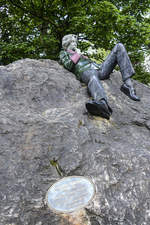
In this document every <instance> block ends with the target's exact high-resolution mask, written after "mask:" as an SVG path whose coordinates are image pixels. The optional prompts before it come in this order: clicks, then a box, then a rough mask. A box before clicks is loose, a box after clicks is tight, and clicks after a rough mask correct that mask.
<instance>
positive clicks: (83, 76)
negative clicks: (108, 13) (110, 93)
mask: <svg viewBox="0 0 150 225" xmlns="http://www.w3.org/2000/svg"><path fill="white" fill-rule="evenodd" d="M62 48H63V50H62V51H61V52H60V63H61V64H62V65H63V66H64V67H65V68H66V69H67V70H69V71H71V72H73V73H74V74H75V75H76V76H77V78H78V79H79V80H81V81H82V82H84V83H86V84H87V85H88V91H89V93H90V94H91V96H92V98H93V100H92V101H89V102H87V103H86V109H87V110H88V112H89V113H91V114H93V115H96V116H101V117H104V118H106V119H109V118H110V116H111V114H112V109H111V108H110V106H109V105H108V101H107V97H106V94H105V91H104V88H103V86H102V84H101V81H100V80H105V79H108V78H109V76H110V74H111V72H112V71H113V69H114V67H115V66H116V65H117V64H118V65H119V67H120V71H121V74H122V80H123V84H122V86H121V88H120V90H121V91H122V92H123V93H124V94H126V95H127V96H128V97H129V98H131V99H132V100H135V101H140V98H139V97H138V96H136V93H135V90H134V88H133V84H132V81H131V79H130V77H131V76H132V75H133V74H134V73H135V71H134V69H133V66H132V64H131V61H130V59H129V56H128V54H127V52H126V49H125V47H124V45H123V44H121V43H118V44H116V45H115V47H114V48H113V50H112V51H111V53H110V54H109V55H108V57H107V58H106V60H105V61H104V62H103V63H102V64H101V65H99V64H97V63H95V62H93V61H92V60H90V59H88V57H86V56H84V55H81V54H80V53H79V52H80V50H79V49H78V48H77V36H76V35H74V34H68V35H66V36H64V37H63V39H62Z"/></svg>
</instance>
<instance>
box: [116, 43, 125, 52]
mask: <svg viewBox="0 0 150 225" xmlns="http://www.w3.org/2000/svg"><path fill="white" fill-rule="evenodd" d="M117 48H118V49H119V50H125V47H124V44H122V43H118V44H117Z"/></svg>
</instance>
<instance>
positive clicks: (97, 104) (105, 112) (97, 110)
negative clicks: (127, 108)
mask: <svg viewBox="0 0 150 225" xmlns="http://www.w3.org/2000/svg"><path fill="white" fill-rule="evenodd" d="M86 109H87V111H88V112H89V113H91V114H92V115H95V116H101V117H103V118H105V119H107V120H109V118H110V115H111V114H112V109H111V108H110V106H108V103H107V102H106V101H105V100H104V99H101V100H100V101H89V102H87V103H86Z"/></svg>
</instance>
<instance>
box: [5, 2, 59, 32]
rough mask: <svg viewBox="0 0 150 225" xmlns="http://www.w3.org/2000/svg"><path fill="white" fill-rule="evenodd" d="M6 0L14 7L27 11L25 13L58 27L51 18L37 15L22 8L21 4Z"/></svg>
mask: <svg viewBox="0 0 150 225" xmlns="http://www.w3.org/2000/svg"><path fill="white" fill-rule="evenodd" d="M8 1H9V2H10V3H11V4H12V5H13V6H15V7H17V8H19V9H21V10H22V11H23V12H25V13H27V14H30V15H31V16H32V17H36V18H38V19H42V20H44V21H47V22H49V23H51V25H53V26H54V27H56V28H58V26H57V25H56V24H55V23H54V22H53V21H52V20H49V19H45V17H41V16H39V15H38V13H34V12H31V11H30V10H28V9H26V8H24V7H22V6H21V4H20V5H18V4H16V3H15V2H14V1H13V0H8Z"/></svg>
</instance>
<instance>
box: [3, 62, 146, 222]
mask: <svg viewBox="0 0 150 225" xmlns="http://www.w3.org/2000/svg"><path fill="white" fill-rule="evenodd" d="M121 83H122V82H121V76H120V73H119V72H114V73H113V74H112V75H111V79H109V80H107V81H103V85H104V88H105V90H106V92H107V95H108V100H109V104H110V106H111V107H112V108H113V114H112V117H111V119H110V121H107V120H105V119H103V118H100V117H93V116H90V115H88V114H87V112H86V109H85V105H84V103H85V101H88V99H89V97H88V95H87V91H86V87H85V86H84V85H82V84H81V83H80V82H79V81H77V80H76V78H75V77H74V75H73V74H72V73H70V72H68V71H66V70H65V69H64V68H63V67H62V66H60V65H59V64H58V63H57V62H55V61H51V60H32V59H25V60H20V61H16V62H14V63H12V64H9V65H7V66H5V67H4V66H1V67H0V144H1V147H0V225H10V224H11V225H67V224H69V225H98V224H100V225H148V224H150V88H149V87H147V86H146V85H143V84H140V83H138V82H136V81H135V82H134V83H135V87H136V89H137V93H138V95H139V96H140V97H141V102H134V101H132V100H130V99H129V98H128V97H127V96H125V95H124V94H123V93H121V92H120V85H121ZM68 175H83V176H86V177H89V178H90V179H92V181H93V182H94V184H95V186H96V195H95V198H94V199H93V201H92V203H90V205H88V206H87V207H86V208H85V209H83V210H81V211H79V212H76V213H75V214H70V215H65V214H63V215H62V214H56V213H54V212H52V211H51V210H49V208H48V207H47V205H46V203H45V195H46V192H47V190H48V188H49V187H50V185H52V184H53V183H54V182H55V181H57V180H59V179H60V177H62V176H68Z"/></svg>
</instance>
